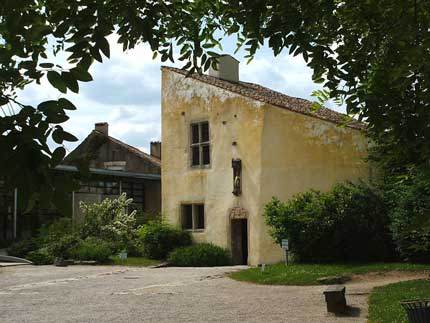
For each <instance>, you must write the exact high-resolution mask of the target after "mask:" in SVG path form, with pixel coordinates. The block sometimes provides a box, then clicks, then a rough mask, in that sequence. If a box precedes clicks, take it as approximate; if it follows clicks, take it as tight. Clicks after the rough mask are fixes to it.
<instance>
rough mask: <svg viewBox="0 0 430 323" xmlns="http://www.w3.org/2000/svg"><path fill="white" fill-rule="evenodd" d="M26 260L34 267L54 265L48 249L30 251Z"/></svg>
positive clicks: (53, 258) (52, 256)
mask: <svg viewBox="0 0 430 323" xmlns="http://www.w3.org/2000/svg"><path fill="white" fill-rule="evenodd" d="M27 260H30V261H31V262H33V264H35V265H51V264H52V263H54V260H55V257H54V255H53V254H52V253H51V252H50V250H49V249H48V248H40V249H38V250H35V251H30V252H29V253H28V254H27Z"/></svg>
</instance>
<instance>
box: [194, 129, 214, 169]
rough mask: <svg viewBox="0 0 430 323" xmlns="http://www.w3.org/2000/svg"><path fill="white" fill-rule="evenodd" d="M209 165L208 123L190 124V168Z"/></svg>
mask: <svg viewBox="0 0 430 323" xmlns="http://www.w3.org/2000/svg"><path fill="white" fill-rule="evenodd" d="M210 163H211V158H210V142H209V122H207V121H204V122H197V123H192V124H191V166H208V165H210Z"/></svg>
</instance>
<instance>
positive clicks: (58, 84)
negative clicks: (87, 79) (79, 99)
mask: <svg viewBox="0 0 430 323" xmlns="http://www.w3.org/2000/svg"><path fill="white" fill-rule="evenodd" d="M47 76H48V81H49V83H51V85H52V86H53V87H55V88H56V89H57V90H58V91H60V92H62V93H66V92H67V86H66V84H65V83H64V81H63V79H62V78H61V75H60V74H59V73H58V72H56V71H49V72H48V74H47Z"/></svg>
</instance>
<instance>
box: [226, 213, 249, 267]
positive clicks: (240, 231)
mask: <svg viewBox="0 0 430 323" xmlns="http://www.w3.org/2000/svg"><path fill="white" fill-rule="evenodd" d="M230 227H231V255H232V258H233V264H234V265H247V264H248V211H247V210H245V209H244V208H242V207H234V208H232V209H231V210H230Z"/></svg>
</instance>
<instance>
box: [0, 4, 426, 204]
mask: <svg viewBox="0 0 430 323" xmlns="http://www.w3.org/2000/svg"><path fill="white" fill-rule="evenodd" d="M429 19H430V2H429V1H427V0H357V1H341V0H317V1H308V0H305V1H304V0H289V1H279V0H267V1H263V0H250V1H240V0H228V1H227V0H214V1H207V0H193V1H191V0H170V1H156V0H152V1H139V0H80V1H71V0H70V1H68V0H14V1H11V0H3V1H2V3H1V4H0V35H1V38H0V66H1V72H0V73H1V74H0V104H1V107H2V108H4V109H5V108H6V107H7V106H8V105H15V106H18V107H19V108H20V110H19V111H16V112H15V113H11V114H10V115H7V116H4V117H1V118H0V133H1V141H0V150H1V151H2V154H1V157H0V166H1V167H0V169H1V170H0V176H1V177H3V178H5V179H6V183H7V185H9V186H10V187H19V188H20V189H21V190H22V191H23V192H24V193H25V194H26V195H28V196H29V197H30V196H35V195H37V194H39V193H40V196H43V197H47V198H46V200H49V198H48V197H52V196H53V195H54V194H55V192H59V193H60V192H61V191H62V190H64V189H67V188H70V185H71V184H70V183H69V184H70V185H69V184H68V185H66V184H65V182H64V181H62V182H61V183H59V182H55V180H54V179H53V177H52V176H50V174H49V169H50V168H52V167H55V165H57V164H58V163H59V162H60V161H61V159H62V158H63V157H64V154H65V150H64V148H63V147H62V146H61V145H62V144H63V142H64V141H73V140H76V138H75V137H74V136H73V135H71V134H68V133H67V132H65V131H64V130H63V128H62V127H61V124H62V123H63V122H65V121H66V120H67V119H68V117H67V114H66V111H67V110H70V109H75V107H74V106H73V104H72V103H71V102H69V101H67V100H65V99H59V100H54V101H48V102H42V103H41V104H39V105H38V106H37V107H28V106H23V105H22V104H20V103H19V102H18V101H17V98H16V93H15V90H16V89H17V88H23V87H25V86H26V85H27V84H28V83H30V82H40V80H41V78H43V77H47V78H48V80H49V82H50V83H51V84H52V86H54V87H55V88H56V89H58V90H59V91H60V92H62V93H66V92H67V91H72V92H78V91H79V83H80V82H87V81H91V79H92V78H91V75H90V74H89V73H88V69H89V67H90V66H91V64H92V63H93V61H94V60H96V61H99V62H102V61H103V56H105V57H109V55H110V52H109V43H108V42H107V40H106V36H108V35H109V34H111V33H116V34H117V35H118V36H119V37H118V42H119V43H120V44H122V46H123V49H124V50H128V49H131V48H133V47H135V46H136V45H138V44H141V43H148V44H149V45H150V46H151V49H152V50H153V52H154V55H161V59H162V61H166V60H171V61H173V52H174V48H178V51H179V54H180V57H179V60H181V61H183V62H184V68H186V69H189V70H190V72H196V71H198V72H202V71H203V70H206V69H207V68H208V67H209V66H210V65H213V66H216V58H217V54H216V53H215V52H214V48H216V47H217V48H220V49H222V48H221V44H220V41H221V39H220V38H219V37H218V35H221V37H224V36H225V35H237V41H238V47H245V50H246V51H247V52H248V54H247V58H249V60H251V59H252V58H253V56H254V55H255V53H256V52H257V51H258V50H259V48H260V47H261V46H262V45H263V44H264V43H265V42H267V43H268V46H269V47H270V48H271V49H272V50H273V53H274V55H278V54H280V53H281V52H283V51H285V50H287V51H288V52H289V53H290V54H292V55H302V56H303V58H304V59H305V61H306V62H307V64H308V66H309V67H311V68H312V69H313V71H314V74H313V79H314V81H315V82H319V83H322V84H323V85H324V87H325V88H326V92H324V93H325V95H324V96H326V97H328V98H336V99H339V100H342V101H343V102H345V104H346V108H347V112H348V114H349V115H350V116H357V117H358V118H359V119H360V120H365V121H366V122H367V124H368V133H369V135H370V136H371V137H372V138H373V140H374V141H375V142H376V143H379V144H382V145H384V146H387V145H388V146H390V147H391V148H390V149H388V150H387V152H386V154H385V155H386V156H387V158H392V159H394V160H397V161H398V160H400V161H401V162H402V163H413V164H417V165H419V164H421V163H425V162H426V161H427V160H428V157H427V156H428V155H429V152H430V125H429V124H430V115H429V114H430V109H429V106H428V105H429V102H430V100H429V95H430V91H429V85H430V82H429V80H430V72H429V71H430V33H429V32H428V31H429V27H430V24H429ZM50 53H52V54H54V55H56V54H58V53H67V54H68V55H69V56H68V58H67V64H66V65H67V66H65V67H61V66H57V65H54V64H53V63H52V60H50V57H51V56H49V55H48V54H50ZM5 114H6V113H5ZM49 137H52V139H54V141H55V142H56V143H57V144H58V145H59V147H58V148H56V149H55V150H54V151H51V150H50V149H49V147H48V146H47V144H46V142H47V140H48V138H49ZM61 185H62V186H64V187H61ZM59 193H58V194H57V195H60V194H59Z"/></svg>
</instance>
